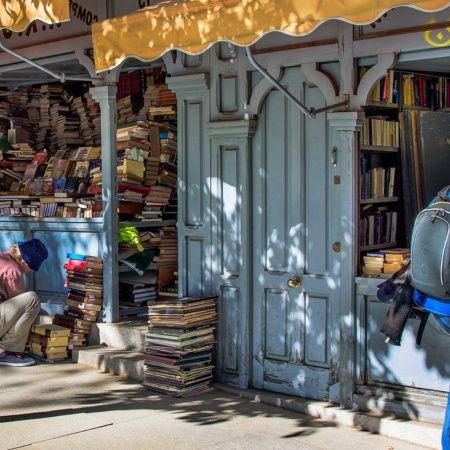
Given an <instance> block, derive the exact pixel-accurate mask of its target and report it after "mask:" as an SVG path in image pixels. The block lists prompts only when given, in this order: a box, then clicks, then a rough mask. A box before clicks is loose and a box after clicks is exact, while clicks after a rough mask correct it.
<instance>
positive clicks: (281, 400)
mask: <svg viewBox="0 0 450 450" xmlns="http://www.w3.org/2000/svg"><path fill="white" fill-rule="evenodd" d="M212 385H213V387H214V388H216V389H218V390H221V391H223V392H226V393H229V394H233V395H237V396H239V397H243V398H247V399H249V400H253V401H257V402H261V403H267V404H269V405H273V406H279V407H282V408H285V409H290V410H292V411H296V412H300V413H303V414H307V415H309V416H312V417H316V418H320V419H323V420H326V421H329V422H332V423H337V424H340V425H345V426H348V427H353V428H359V429H360V430H364V431H367V432H369V433H374V434H381V435H382V436H387V437H391V438H394V439H399V440H402V441H405V442H409V443H411V444H415V445H422V446H423V447H424V448H430V449H435V450H439V449H441V434H442V426H440V425H437V424H433V423H428V422H419V421H417V420H406V419H397V418H395V417H389V416H387V415H386V414H374V413H365V412H360V411H354V410H349V409H343V408H340V407H339V406H338V405H334V404H332V403H326V402H320V401H315V400H310V399H304V398H300V397H291V396H289V395H284V394H279V393H276V392H267V391H260V390H258V389H251V388H248V389H242V388H238V387H235V386H230V385H224V384H220V383H213V384H212Z"/></svg>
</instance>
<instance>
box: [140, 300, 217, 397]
mask: <svg viewBox="0 0 450 450" xmlns="http://www.w3.org/2000/svg"><path fill="white" fill-rule="evenodd" d="M148 308H149V314H148V322H149V328H148V332H147V334H146V347H145V350H144V362H145V381H144V386H145V387H146V388H148V389H151V390H154V391H158V392H162V393H164V394H168V395H172V396H176V397H186V396H190V395H196V394H199V393H202V392H205V391H207V390H210V389H211V387H210V383H211V380H212V372H213V365H212V351H213V346H214V344H215V336H214V333H215V323H216V322H217V297H180V298H174V299H164V300H158V301H155V302H154V303H153V304H151V305H149V307H148Z"/></svg>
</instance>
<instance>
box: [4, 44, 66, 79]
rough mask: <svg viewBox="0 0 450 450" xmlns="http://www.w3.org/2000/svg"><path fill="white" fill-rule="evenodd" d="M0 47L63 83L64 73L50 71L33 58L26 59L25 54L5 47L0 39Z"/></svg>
mask: <svg viewBox="0 0 450 450" xmlns="http://www.w3.org/2000/svg"><path fill="white" fill-rule="evenodd" d="M0 48H1V49H2V50H4V51H5V52H7V53H9V54H10V55H13V56H15V57H16V58H18V59H21V60H22V61H25V62H26V63H28V64H30V65H31V66H34V67H36V68H37V69H39V70H42V71H43V72H45V73H48V74H49V75H51V76H52V77H53V78H57V79H58V80H60V81H61V82H63V83H64V79H65V77H64V74H58V73H55V72H52V71H51V70H49V69H46V68H45V67H43V66H41V65H39V64H37V63H35V62H34V61H33V60H31V59H28V58H27V57H26V56H23V55H21V54H19V53H16V52H15V51H14V50H11V49H9V48H8V47H5V46H4V45H3V43H2V42H1V41H0Z"/></svg>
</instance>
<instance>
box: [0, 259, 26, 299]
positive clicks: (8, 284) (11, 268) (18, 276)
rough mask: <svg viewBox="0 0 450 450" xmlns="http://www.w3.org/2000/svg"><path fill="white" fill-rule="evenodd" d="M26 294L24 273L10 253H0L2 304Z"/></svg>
mask: <svg viewBox="0 0 450 450" xmlns="http://www.w3.org/2000/svg"><path fill="white" fill-rule="evenodd" d="M24 292H25V281H24V279H23V271H22V269H21V267H20V265H19V264H17V263H16V261H14V259H12V257H11V255H10V254H9V252H0V303H1V302H4V301H5V300H8V299H10V298H12V297H15V296H16V295H20V294H23V293H24Z"/></svg>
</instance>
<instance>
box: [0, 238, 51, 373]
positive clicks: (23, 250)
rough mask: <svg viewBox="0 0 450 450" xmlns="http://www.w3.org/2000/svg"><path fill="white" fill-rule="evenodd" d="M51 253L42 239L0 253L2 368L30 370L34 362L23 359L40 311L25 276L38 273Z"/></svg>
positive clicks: (32, 240) (25, 357)
mask: <svg viewBox="0 0 450 450" xmlns="http://www.w3.org/2000/svg"><path fill="white" fill-rule="evenodd" d="M47 257H48V251H47V248H46V247H45V245H44V244H43V243H42V242H41V241H40V240H39V239H31V240H30V241H26V242H20V241H19V242H18V243H17V244H14V245H13V246H12V247H11V249H10V250H9V251H7V252H0V366H13V367H22V366H31V365H32V364H34V359H32V358H30V357H27V356H24V355H21V353H22V352H23V351H24V350H25V346H26V343H27V339H28V335H29V333H30V329H31V326H32V325H33V323H34V321H35V320H36V317H37V316H38V314H39V311H40V309H41V302H40V300H39V297H38V295H37V294H36V293H35V292H26V291H25V281H24V277H23V274H24V273H25V272H32V271H38V270H39V268H40V267H41V264H42V262H43V261H44V260H45V259H47Z"/></svg>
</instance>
